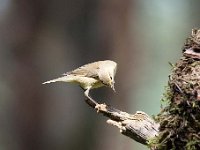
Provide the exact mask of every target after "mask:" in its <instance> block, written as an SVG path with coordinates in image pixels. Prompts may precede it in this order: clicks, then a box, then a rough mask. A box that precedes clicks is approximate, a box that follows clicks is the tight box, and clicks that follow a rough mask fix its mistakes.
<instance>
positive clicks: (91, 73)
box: [43, 60, 117, 98]
mask: <svg viewBox="0 0 200 150" xmlns="http://www.w3.org/2000/svg"><path fill="white" fill-rule="evenodd" d="M116 69H117V63H115V62H114V61H111V60H105V61H97V62H93V63H90V64H86V65H84V66H81V67H79V68H77V69H75V70H73V71H70V72H67V73H65V74H63V76H62V77H59V78H57V79H53V80H50V81H46V82H44V83H43V84H47V83H52V82H58V81H60V82H71V83H77V84H79V85H80V86H81V87H82V88H83V89H84V90H85V96H87V97H88V98H90V97H89V90H90V89H93V88H99V87H102V86H109V87H111V88H112V89H113V90H115V89H114V83H115V81H114V77H115V74H116Z"/></svg>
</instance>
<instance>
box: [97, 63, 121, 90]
mask: <svg viewBox="0 0 200 150" xmlns="http://www.w3.org/2000/svg"><path fill="white" fill-rule="evenodd" d="M100 68H101V71H100V72H99V79H100V80H101V81H102V82H103V84H104V85H106V86H108V87H110V88H112V89H113V91H115V87H114V84H115V80H114V77H115V74H116V70H117V63H116V62H114V61H111V60H106V61H103V62H102V64H101V67H100Z"/></svg>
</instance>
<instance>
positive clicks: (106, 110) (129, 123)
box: [85, 99, 159, 145]
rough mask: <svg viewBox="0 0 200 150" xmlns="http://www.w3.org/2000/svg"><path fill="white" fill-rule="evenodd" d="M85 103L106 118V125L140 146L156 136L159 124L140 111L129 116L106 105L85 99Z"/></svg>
mask: <svg viewBox="0 0 200 150" xmlns="http://www.w3.org/2000/svg"><path fill="white" fill-rule="evenodd" d="M85 102H86V103H87V104H88V105H89V106H90V107H92V108H94V109H95V110H96V111H97V113H101V114H103V115H104V116H106V117H108V118H109V119H108V120H107V123H108V124H110V125H113V126H115V127H117V128H119V129H120V133H122V134H123V135H125V136H128V137H130V138H132V139H134V140H135V141H137V142H139V143H141V144H145V145H147V144H148V140H149V139H150V138H153V137H155V136H157V135H158V132H159V124H158V123H156V122H155V121H154V120H153V119H152V118H151V117H149V116H148V115H147V114H146V113H144V112H142V111H137V112H136V113H135V114H129V113H126V112H123V111H121V110H118V109H116V108H114V107H112V106H108V105H106V104H99V103H97V102H96V101H94V102H93V101H91V100H90V99H86V100H85Z"/></svg>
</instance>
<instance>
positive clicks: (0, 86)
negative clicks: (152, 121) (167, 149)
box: [0, 0, 200, 150]
mask: <svg viewBox="0 0 200 150" xmlns="http://www.w3.org/2000/svg"><path fill="white" fill-rule="evenodd" d="M199 4H200V1H199V0H193V1H188V0H177V1H174V0H168V1H160V0H151V1H146V0H126V1H124V0H109V1H108V0H100V1H98V0H48V1H46V0H0V150H94V149H95V150H110V149H114V150H130V149H134V150H145V149H147V148H146V147H145V146H143V145H141V144H139V143H137V142H135V141H133V140H131V139H129V138H127V137H125V136H123V135H121V134H120V133H119V131H118V129H116V128H114V127H111V126H108V125H107V124H106V123H105V121H106V118H105V117H103V116H102V115H98V114H96V112H95V111H94V110H92V109H91V108H89V107H88V106H87V105H86V104H85V102H84V96H83V92H82V90H81V89H80V88H79V87H78V86H76V85H72V84H64V83H55V84H49V85H42V82H44V81H46V80H49V79H53V78H55V77H58V76H60V74H62V73H64V72H66V71H70V70H72V69H74V68H76V67H78V66H81V65H83V64H85V63H89V62H93V61H97V60H105V59H111V60H114V61H116V62H117V63H118V71H117V76H116V90H117V93H113V92H112V90H111V89H109V88H101V89H98V90H93V91H92V95H93V96H94V97H95V98H96V99H98V101H99V102H102V103H103V102H106V103H108V104H111V105H113V106H115V107H116V108H119V109H121V110H124V111H127V112H129V113H135V112H136V111H137V110H142V111H145V112H147V113H148V114H150V115H153V114H156V113H158V112H159V109H160V99H161V98H162V93H163V91H164V86H165V85H167V78H168V74H169V73H170V66H169V64H168V62H172V63H174V62H176V60H178V59H179V57H180V56H181V47H182V46H183V43H184V41H185V38H186V37H187V36H188V35H190V32H191V29H192V28H194V27H199V26H200V25H199V24H200V9H199Z"/></svg>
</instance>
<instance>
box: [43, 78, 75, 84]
mask: <svg viewBox="0 0 200 150" xmlns="http://www.w3.org/2000/svg"><path fill="white" fill-rule="evenodd" d="M53 82H72V78H71V77H70V76H63V77H60V78H56V79H53V80H49V81H46V82H44V83H42V84H47V83H53Z"/></svg>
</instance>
